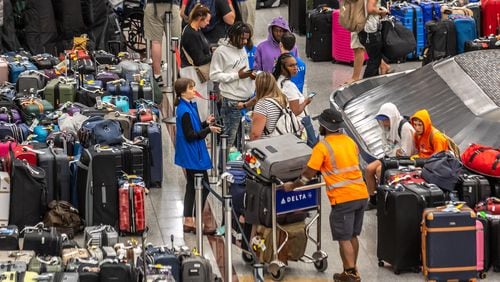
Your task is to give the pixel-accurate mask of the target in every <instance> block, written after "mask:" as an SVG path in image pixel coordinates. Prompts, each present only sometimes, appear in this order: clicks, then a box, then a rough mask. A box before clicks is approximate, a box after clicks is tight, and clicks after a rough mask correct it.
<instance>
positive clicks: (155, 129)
mask: <svg viewBox="0 0 500 282" xmlns="http://www.w3.org/2000/svg"><path fill="white" fill-rule="evenodd" d="M139 136H142V137H145V138H148V140H149V147H150V149H151V158H150V172H151V174H150V176H151V177H150V186H149V187H148V188H152V187H157V188H159V187H161V183H162V180H163V153H162V139H161V126H160V124H159V123H157V122H136V123H135V124H134V126H133V127H132V136H131V137H132V138H136V137H139Z"/></svg>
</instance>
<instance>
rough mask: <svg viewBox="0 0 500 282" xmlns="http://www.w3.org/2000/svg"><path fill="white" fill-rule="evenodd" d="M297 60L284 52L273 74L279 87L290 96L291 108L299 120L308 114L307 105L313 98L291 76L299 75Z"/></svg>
mask: <svg viewBox="0 0 500 282" xmlns="http://www.w3.org/2000/svg"><path fill="white" fill-rule="evenodd" d="M298 71H299V69H298V68H297V61H296V60H295V58H294V57H293V55H292V54H290V53H283V54H281V55H280V56H279V57H278V60H277V61H276V65H275V66H274V70H273V75H274V78H276V80H277V83H278V87H279V88H280V89H281V91H283V94H285V95H286V97H287V98H288V103H289V104H290V109H291V110H292V112H293V113H294V114H295V115H296V116H297V118H298V119H299V121H300V120H301V119H302V118H303V117H304V116H306V106H307V105H309V103H311V101H312V98H306V97H305V96H304V95H303V94H302V93H301V92H300V90H299V89H298V88H297V85H295V83H293V82H292V81H291V80H290V78H292V76H295V75H297V73H298Z"/></svg>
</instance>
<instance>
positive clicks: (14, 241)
mask: <svg viewBox="0 0 500 282" xmlns="http://www.w3.org/2000/svg"><path fill="white" fill-rule="evenodd" d="M2 205H3V203H2ZM6 208H7V209H8V206H6ZM0 250H2V251H15V250H19V230H18V229H17V226H15V225H0Z"/></svg>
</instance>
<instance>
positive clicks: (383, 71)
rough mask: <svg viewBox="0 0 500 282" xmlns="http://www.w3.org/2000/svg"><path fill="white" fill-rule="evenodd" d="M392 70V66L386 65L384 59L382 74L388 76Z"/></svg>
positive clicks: (381, 64) (381, 68)
mask: <svg viewBox="0 0 500 282" xmlns="http://www.w3.org/2000/svg"><path fill="white" fill-rule="evenodd" d="M390 70H391V65H389V64H388V63H386V62H385V61H384V59H382V61H381V62H380V74H388V73H389V72H390Z"/></svg>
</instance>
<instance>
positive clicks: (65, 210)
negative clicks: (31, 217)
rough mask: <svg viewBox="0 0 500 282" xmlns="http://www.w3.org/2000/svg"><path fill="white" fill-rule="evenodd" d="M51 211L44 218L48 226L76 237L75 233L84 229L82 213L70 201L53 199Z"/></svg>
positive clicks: (50, 206)
mask: <svg viewBox="0 0 500 282" xmlns="http://www.w3.org/2000/svg"><path fill="white" fill-rule="evenodd" d="M48 207H49V211H48V212H47V213H46V214H45V217H44V218H43V223H44V225H45V226H47V227H54V228H55V229H56V230H57V231H58V232H59V233H61V234H66V235H67V236H68V238H70V239H72V238H74V236H75V234H77V233H78V232H80V231H82V230H83V224H84V222H83V221H82V219H81V218H80V214H79V212H78V210H77V209H75V208H74V207H73V206H72V205H71V204H70V203H69V202H66V201H56V200H53V201H51V202H50V203H49V206H48Z"/></svg>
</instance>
